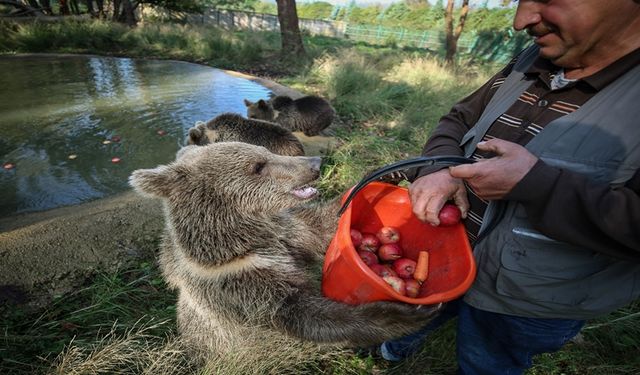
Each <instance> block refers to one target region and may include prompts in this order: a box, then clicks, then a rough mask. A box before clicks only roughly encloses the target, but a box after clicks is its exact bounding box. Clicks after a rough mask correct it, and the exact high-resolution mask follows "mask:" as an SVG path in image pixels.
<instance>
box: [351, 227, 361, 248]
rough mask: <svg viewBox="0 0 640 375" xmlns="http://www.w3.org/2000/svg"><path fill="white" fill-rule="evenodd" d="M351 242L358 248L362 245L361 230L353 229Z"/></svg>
mask: <svg viewBox="0 0 640 375" xmlns="http://www.w3.org/2000/svg"><path fill="white" fill-rule="evenodd" d="M351 242H352V243H353V247H355V248H357V247H358V246H360V244H361V243H362V233H360V231H359V230H357V229H353V228H351Z"/></svg>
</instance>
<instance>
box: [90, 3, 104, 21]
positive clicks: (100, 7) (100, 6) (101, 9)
mask: <svg viewBox="0 0 640 375" xmlns="http://www.w3.org/2000/svg"><path fill="white" fill-rule="evenodd" d="M89 1H91V0H89ZM96 8H97V10H96V11H97V13H98V18H101V19H104V18H107V17H106V15H105V13H104V0H96Z"/></svg>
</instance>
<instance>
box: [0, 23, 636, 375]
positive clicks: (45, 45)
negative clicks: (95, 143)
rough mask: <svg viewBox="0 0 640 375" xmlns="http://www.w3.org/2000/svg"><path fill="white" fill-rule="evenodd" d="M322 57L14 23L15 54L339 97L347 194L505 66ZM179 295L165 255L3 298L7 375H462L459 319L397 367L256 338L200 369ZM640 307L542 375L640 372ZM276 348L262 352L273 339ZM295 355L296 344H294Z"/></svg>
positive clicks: (258, 39) (3, 41)
mask: <svg viewBox="0 0 640 375" xmlns="http://www.w3.org/2000/svg"><path fill="white" fill-rule="evenodd" d="M305 43H306V45H307V49H308V51H309V58H308V59H301V60H298V61H294V62H292V61H287V60H285V59H280V58H277V57H278V48H279V37H278V35H277V34H273V33H255V34H250V33H231V32H226V31H221V30H216V29H211V28H198V27H191V26H188V25H187V26H180V25H145V26H141V27H139V28H137V29H134V30H130V29H127V28H124V27H122V26H119V25H113V24H109V23H104V22H90V23H68V24H67V23H64V24H40V25H24V26H16V25H13V24H8V23H0V52H3V53H31V52H56V53H92V54H105V55H118V56H131V57H144V58H163V59H165V58H166V59H180V60H186V61H193V62H199V63H203V64H207V65H211V66H215V67H221V68H227V69H234V70H239V71H245V72H251V73H255V74H258V75H263V76H268V77H277V78H278V81H279V82H280V83H283V84H286V85H288V86H291V87H294V88H296V89H298V90H300V91H303V92H307V93H315V94H319V95H321V96H324V97H326V98H328V99H330V100H331V102H332V104H333V105H334V106H335V108H336V109H337V111H338V113H339V115H340V117H341V125H340V126H337V127H336V128H335V129H334V130H335V133H336V137H337V138H339V139H340V141H341V143H340V146H339V147H338V148H337V149H335V150H334V151H333V152H332V153H331V154H330V155H328V156H327V157H326V158H325V162H324V171H323V172H324V173H323V178H322V181H321V187H322V188H323V190H324V191H325V194H326V195H327V196H335V195H337V194H340V193H342V192H343V191H345V189H347V188H348V187H349V186H351V185H352V184H353V183H355V182H356V181H358V180H359V179H360V178H361V177H362V176H363V175H364V174H365V173H366V172H367V171H369V170H371V169H373V168H376V167H378V166H381V165H384V164H387V163H389V162H392V161H396V160H399V159H404V158H407V157H411V156H415V155H418V154H419V152H420V149H421V147H422V144H423V143H424V141H425V139H426V138H427V137H428V134H429V133H430V131H431V130H432V128H433V126H434V125H435V124H436V123H437V121H438V118H439V117H440V116H441V115H442V114H444V113H445V112H446V111H448V109H449V108H450V107H451V105H452V104H453V103H454V102H455V101H456V100H459V99H460V98H462V97H463V96H465V95H466V94H468V93H470V92H471V91H472V90H473V89H474V88H476V87H478V86H479V85H480V84H481V83H482V82H484V81H485V80H486V79H487V78H488V76H489V75H488V71H490V70H491V69H494V68H495V67H479V66H465V67H460V68H458V69H457V70H456V71H453V70H451V69H449V68H446V67H444V66H443V65H442V64H440V62H439V61H437V60H435V59H434V58H432V57H430V56H427V55H425V54H424V53H423V52H421V51H413V50H401V49H394V48H384V47H372V46H368V45H364V44H349V43H345V42H342V41H337V40H333V39H330V38H322V37H308V36H307V37H305ZM175 299H176V296H175V293H174V292H172V291H168V290H167V289H166V288H165V285H164V282H163V281H162V278H161V276H160V275H159V272H158V269H157V266H156V264H155V262H154V260H149V261H147V262H142V263H140V264H138V265H137V266H136V267H134V268H131V269H123V270H121V271H120V272H118V273H115V274H107V275H102V274H99V275H97V276H95V277H94V278H92V279H91V280H87V283H86V285H84V286H82V287H80V288H79V289H78V290H77V291H76V292H74V293H72V294H70V295H64V296H59V297H58V298H56V300H55V301H54V303H53V304H51V305H49V306H47V307H46V308H44V309H38V310H24V309H20V308H13V307H11V306H3V307H2V308H1V309H0V314H1V315H0V316H1V318H2V325H1V326H0V327H1V328H2V333H3V335H2V337H1V340H2V343H1V344H0V358H1V359H2V362H1V363H0V373H11V374H34V373H36V374H37V373H46V372H53V373H59V374H69V373H76V374H83V373H84V374H98V373H104V374H112V373H149V374H187V373H200V374H236V373H237V374H247V373H257V374H265V373H272V374H305V373H306V374H317V373H321V372H324V373H328V374H370V373H389V374H404V373H420V374H422V373H431V374H451V373H454V372H455V345H454V340H455V334H454V331H453V327H452V325H451V324H449V325H448V326H446V327H445V328H444V329H441V330H440V331H438V332H437V333H435V334H434V336H433V338H432V340H430V341H429V342H428V343H427V344H426V345H425V347H424V348H423V350H422V351H421V352H420V353H419V354H418V355H417V356H416V357H415V358H412V359H410V360H407V361H405V362H402V363H399V364H389V363H386V362H384V361H379V360H374V359H373V358H371V357H368V358H360V357H358V356H356V355H355V354H354V353H353V352H351V351H344V350H338V349H322V350H321V349H319V348H316V347H314V346H313V345H306V344H300V345H294V346H291V347H287V346H284V345H280V348H282V350H273V348H274V347H276V346H277V345H276V344H274V343H272V342H269V343H268V344H266V345H265V344H264V343H252V345H249V346H248V349H247V351H246V352H243V353H235V354H236V355H235V356H234V357H224V358H216V359H215V360H213V361H211V362H210V363H208V364H206V365H204V366H199V365H196V364H194V363H192V362H191V361H190V360H189V358H188V356H187V355H186V354H185V351H184V348H183V347H182V345H181V343H180V342H179V340H178V339H177V338H176V336H175V333H176V326H175V325H176V323H175ZM638 315H640V306H639V305H637V304H636V305H634V306H631V307H629V308H626V309H622V310H619V311H617V312H615V313H614V314H611V315H610V316H607V317H604V318H602V319H600V320H598V321H593V322H589V325H588V326H587V328H586V329H585V330H584V331H583V339H582V340H581V341H580V342H576V343H571V344H569V345H567V346H566V347H565V348H564V349H562V350H561V351H560V352H559V353H555V354H552V355H544V356H540V357H539V358H537V359H536V364H535V367H534V368H533V369H532V370H530V371H529V374H536V375H537V374H540V375H542V374H603V375H604V374H632V373H634V374H635V373H638V372H640V358H639V356H638V355H637V354H638V353H639V352H640V340H639V339H638V337H640V317H639V316H638ZM260 344H262V346H260ZM284 349H287V350H284Z"/></svg>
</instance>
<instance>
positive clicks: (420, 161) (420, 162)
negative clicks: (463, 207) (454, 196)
mask: <svg viewBox="0 0 640 375" xmlns="http://www.w3.org/2000/svg"><path fill="white" fill-rule="evenodd" d="M471 163H475V160H473V159H469V158H465V157H462V156H420V157H417V158H413V159H407V160H400V161H399V162H396V163H393V164H389V165H386V166H384V167H382V168H380V169H377V170H375V171H373V172H371V173H369V174H368V175H367V176H365V177H364V178H363V179H362V180H360V182H358V184H357V185H356V186H354V187H353V189H351V193H349V196H348V197H347V199H346V200H345V201H344V203H343V204H342V207H341V208H340V211H338V216H342V214H343V213H344V211H345V210H346V209H347V207H348V206H349V203H351V200H352V199H353V197H355V195H356V194H357V193H358V192H359V191H360V190H362V188H364V187H365V186H367V185H368V184H369V183H370V182H373V181H376V180H377V179H379V178H380V177H382V176H386V175H388V174H390V173H392V172H396V171H399V170H403V169H408V168H416V167H426V166H430V165H445V166H447V165H460V164H471Z"/></svg>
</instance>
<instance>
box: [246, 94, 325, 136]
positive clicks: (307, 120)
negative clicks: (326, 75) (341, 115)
mask: <svg viewBox="0 0 640 375" xmlns="http://www.w3.org/2000/svg"><path fill="white" fill-rule="evenodd" d="M244 104H245V105H246V106H247V117H249V118H255V119H260V120H266V121H273V122H275V123H277V124H279V125H281V126H283V127H285V128H287V129H289V130H291V131H301V132H303V133H304V134H305V135H306V136H314V135H318V134H320V132H321V131H322V130H323V129H325V128H326V127H327V126H329V125H331V123H332V122H333V119H334V118H335V116H336V111H335V110H334V109H333V107H332V106H331V104H329V102H328V101H326V100H324V99H322V98H321V97H319V96H313V95H309V96H303V97H302V98H300V99H295V100H294V99H291V98H290V97H288V96H284V95H281V96H276V97H273V98H271V99H269V100H262V99H260V100H258V101H257V102H255V103H253V102H250V101H249V100H247V99H245V100H244Z"/></svg>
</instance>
